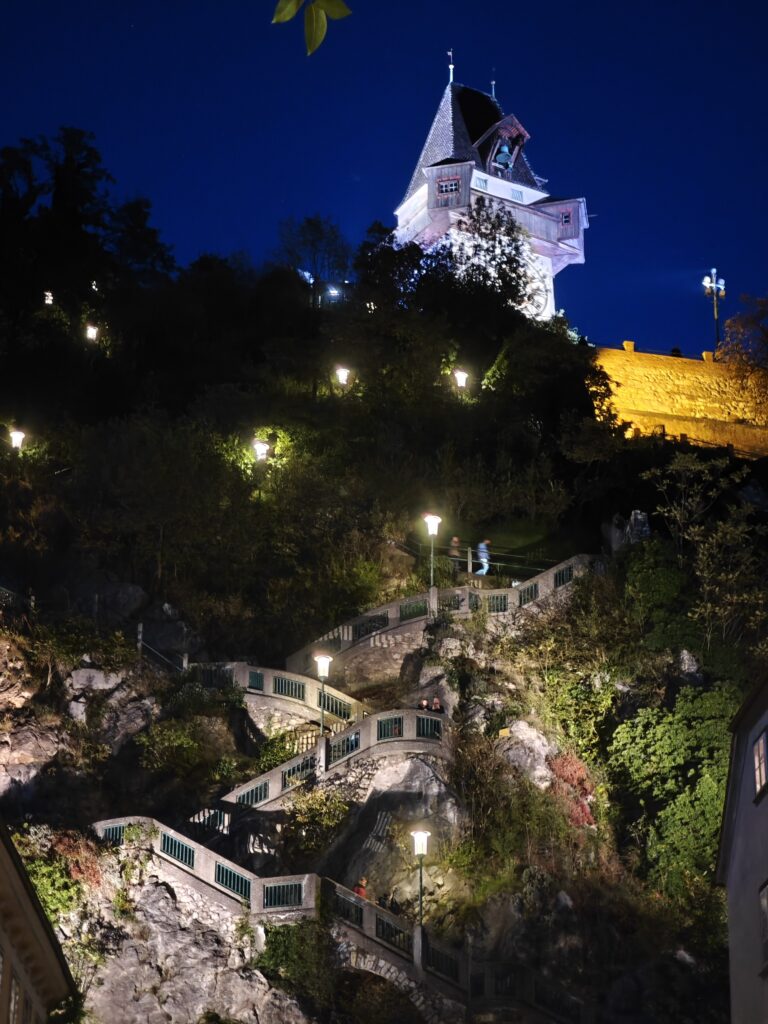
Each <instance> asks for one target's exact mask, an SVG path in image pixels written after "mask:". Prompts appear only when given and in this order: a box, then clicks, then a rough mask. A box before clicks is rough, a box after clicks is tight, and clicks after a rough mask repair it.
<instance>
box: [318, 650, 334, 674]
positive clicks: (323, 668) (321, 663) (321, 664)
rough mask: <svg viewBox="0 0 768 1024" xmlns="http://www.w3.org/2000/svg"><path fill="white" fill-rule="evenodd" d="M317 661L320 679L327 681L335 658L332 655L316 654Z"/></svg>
mask: <svg viewBox="0 0 768 1024" xmlns="http://www.w3.org/2000/svg"><path fill="white" fill-rule="evenodd" d="M315 661H316V662H317V676H318V679H327V678H328V673H329V672H330V668H331V662H332V661H333V658H332V657H331V656H330V654H316V655H315Z"/></svg>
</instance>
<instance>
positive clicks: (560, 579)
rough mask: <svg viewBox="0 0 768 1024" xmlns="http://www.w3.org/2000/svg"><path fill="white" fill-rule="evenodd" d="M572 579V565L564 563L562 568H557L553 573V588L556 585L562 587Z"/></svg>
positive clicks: (556, 587)
mask: <svg viewBox="0 0 768 1024" xmlns="http://www.w3.org/2000/svg"><path fill="white" fill-rule="evenodd" d="M572 579H573V566H572V565H565V566H563V568H562V569H558V570H557V572H556V573H555V590H557V589H558V587H564V586H565V585H566V583H570V582H571V580H572Z"/></svg>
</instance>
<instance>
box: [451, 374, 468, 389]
mask: <svg viewBox="0 0 768 1024" xmlns="http://www.w3.org/2000/svg"><path fill="white" fill-rule="evenodd" d="M453 376H454V377H455V378H456V387H457V388H459V389H460V390H463V389H464V388H465V387H466V386H467V380H468V379H469V374H468V373H467V371H466V370H459V369H456V370H454V371H453Z"/></svg>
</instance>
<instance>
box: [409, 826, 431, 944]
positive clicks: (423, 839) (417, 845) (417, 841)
mask: <svg viewBox="0 0 768 1024" xmlns="http://www.w3.org/2000/svg"><path fill="white" fill-rule="evenodd" d="M411 835H412V836H413V852H414V854H415V856H417V857H418V858H419V925H422V924H424V858H425V857H426V855H427V840H428V839H429V837H430V836H431V835H432V833H431V832H427V831H426V829H416V830H415V831H414V832H411Z"/></svg>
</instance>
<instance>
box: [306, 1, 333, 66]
mask: <svg viewBox="0 0 768 1024" xmlns="http://www.w3.org/2000/svg"><path fill="white" fill-rule="evenodd" d="M327 31H328V19H327V18H326V16H325V11H324V10H322V9H321V8H320V7H318V6H317V4H316V3H311V4H310V5H309V7H307V8H306V10H305V11H304V38H305V40H306V42H307V56H308V57H309V55H310V54H311V53H314V52H315V50H316V49H317V48H318V46H319V45H320V43H322V41H323V40H324V39H325V33H326V32H327Z"/></svg>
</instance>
